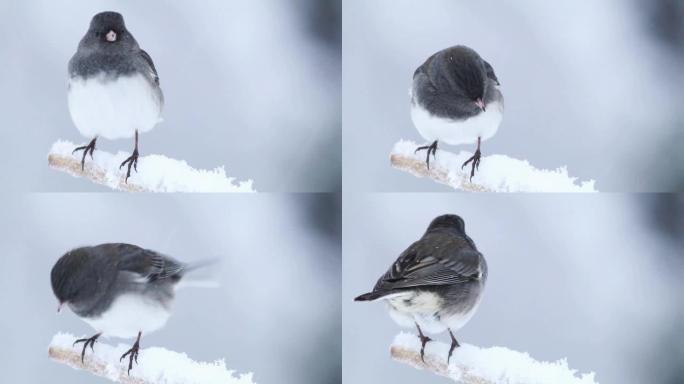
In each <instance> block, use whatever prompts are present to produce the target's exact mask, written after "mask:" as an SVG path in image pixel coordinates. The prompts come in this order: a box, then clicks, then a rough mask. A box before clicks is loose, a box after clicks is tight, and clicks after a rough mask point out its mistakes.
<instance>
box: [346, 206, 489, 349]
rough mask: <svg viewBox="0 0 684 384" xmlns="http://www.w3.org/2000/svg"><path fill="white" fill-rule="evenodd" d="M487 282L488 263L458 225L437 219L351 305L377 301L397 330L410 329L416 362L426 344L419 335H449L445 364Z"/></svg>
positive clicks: (462, 225) (451, 219)
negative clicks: (415, 342)
mask: <svg viewBox="0 0 684 384" xmlns="http://www.w3.org/2000/svg"><path fill="white" fill-rule="evenodd" d="M486 280H487V262H486V261H485V259H484V257H483V256H482V254H481V253H480V252H478V251H477V248H476V247H475V243H473V241H472V240H471V239H470V237H468V236H467V235H466V233H465V223H464V222H463V219H461V218H460V217H459V216H457V215H442V216H439V217H437V218H435V219H434V220H432V222H431V223H430V226H429V227H428V229H427V231H426V232H425V234H424V235H423V237H421V238H420V240H418V241H416V242H415V243H413V244H411V246H410V247H408V248H407V249H406V250H405V251H404V252H403V253H402V254H401V255H399V258H398V259H397V260H396V261H395V262H394V264H392V266H390V268H389V270H388V271H387V272H386V273H385V274H384V275H383V276H382V277H381V278H380V279H379V280H378V282H377V283H376V284H375V287H374V288H373V291H372V292H370V293H366V294H364V295H361V296H359V297H357V298H356V299H355V300H356V301H372V300H377V299H382V300H384V301H385V302H386V303H387V304H388V309H389V313H390V316H391V317H392V319H394V321H396V322H397V323H398V324H399V325H401V326H405V327H412V326H414V325H415V326H416V328H418V334H419V337H420V341H421V344H422V348H421V350H420V355H421V358H423V356H424V354H425V344H426V343H427V342H428V341H430V340H431V339H430V338H429V337H427V336H425V335H424V334H423V331H425V332H426V333H441V332H443V331H444V330H447V331H449V335H450V336H451V348H450V349H449V355H448V356H447V362H448V361H449V359H450V358H451V354H452V352H453V351H454V349H455V348H456V347H458V342H457V341H456V338H455V337H454V334H453V332H454V331H456V330H458V329H460V328H461V327H463V326H464V325H465V324H466V323H467V322H468V320H470V318H471V317H472V316H473V314H474V313H475V310H476V309H477V306H478V304H479V303H480V299H481V297H482V292H483V290H484V286H485V281H486Z"/></svg>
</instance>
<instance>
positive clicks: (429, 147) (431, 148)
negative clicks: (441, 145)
mask: <svg viewBox="0 0 684 384" xmlns="http://www.w3.org/2000/svg"><path fill="white" fill-rule="evenodd" d="M423 149H427V157H426V159H425V162H426V163H427V169H430V152H432V158H433V159H435V160H436V159H437V157H436V156H437V155H436V153H437V140H435V141H434V142H433V143H432V144H430V145H423V146H421V147H418V148H416V150H415V151H413V153H418V151H422V150H423Z"/></svg>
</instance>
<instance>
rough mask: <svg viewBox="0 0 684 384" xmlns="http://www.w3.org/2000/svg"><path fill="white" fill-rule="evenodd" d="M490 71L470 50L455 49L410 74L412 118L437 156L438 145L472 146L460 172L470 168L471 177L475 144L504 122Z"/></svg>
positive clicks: (476, 156) (477, 162) (478, 154)
mask: <svg viewBox="0 0 684 384" xmlns="http://www.w3.org/2000/svg"><path fill="white" fill-rule="evenodd" d="M499 85H500V84H499V80H498V79H497V77H496V75H495V74H494V68H492V66H491V65H489V63H488V62H486V61H485V60H484V59H482V58H481V57H480V55H478V54H477V52H475V51H474V50H472V49H470V48H468V47H465V46H462V45H457V46H455V47H451V48H447V49H444V50H442V51H439V52H437V53H435V54H434V55H432V56H430V57H429V58H428V59H427V60H426V61H425V63H423V65H421V66H420V67H418V69H416V71H415V72H414V73H413V86H412V88H411V119H412V120H413V124H414V125H415V126H416V129H418V132H419V133H420V134H421V136H423V138H424V139H425V140H428V142H431V144H429V145H425V146H421V147H418V148H417V149H416V152H418V151H421V150H427V157H426V163H427V167H428V169H429V168H430V154H431V153H432V156H433V158H434V157H436V156H435V154H436V153H437V145H438V143H439V142H445V143H447V144H451V145H456V144H470V143H477V150H476V151H475V153H474V154H473V156H472V157H471V158H470V159H468V160H467V161H466V162H465V163H463V165H462V166H461V168H463V167H465V166H466V165H468V163H472V164H471V171H470V179H471V180H472V178H473V176H474V175H475V169H476V168H479V165H480V158H481V152H480V143H481V142H482V141H484V140H487V139H489V138H490V137H492V136H494V134H495V133H496V131H497V130H498V129H499V124H501V119H502V118H503V95H502V94H501V91H500V90H499Z"/></svg>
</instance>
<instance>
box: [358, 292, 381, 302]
mask: <svg viewBox="0 0 684 384" xmlns="http://www.w3.org/2000/svg"><path fill="white" fill-rule="evenodd" d="M385 295H387V292H383V291H373V292H368V293H364V294H363V295H361V296H358V297H356V298H355V299H354V301H373V300H377V299H379V298H381V297H383V296H385Z"/></svg>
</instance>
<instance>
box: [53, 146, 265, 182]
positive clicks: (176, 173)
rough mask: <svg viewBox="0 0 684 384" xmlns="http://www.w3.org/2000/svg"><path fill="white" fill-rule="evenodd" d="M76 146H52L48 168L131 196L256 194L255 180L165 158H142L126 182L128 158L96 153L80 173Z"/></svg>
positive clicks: (79, 159) (156, 156)
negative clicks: (74, 152)
mask: <svg viewBox="0 0 684 384" xmlns="http://www.w3.org/2000/svg"><path fill="white" fill-rule="evenodd" d="M74 148H76V145H75V144H73V143H71V142H68V141H61V140H60V141H57V142H56V143H54V144H52V148H51V149H50V152H49V153H48V165H49V166H50V167H51V168H53V169H57V170H59V171H62V172H66V173H68V174H70V175H72V176H74V177H83V178H86V179H88V180H90V181H92V182H93V183H95V184H100V185H104V186H107V187H109V188H112V189H116V190H120V191H129V192H255V190H254V189H253V188H252V184H253V182H252V180H247V181H240V182H237V181H236V180H235V178H233V177H227V176H226V172H225V170H224V169H223V167H218V168H215V169H213V170H203V169H194V168H192V167H190V166H189V165H188V164H187V163H186V162H185V161H180V160H174V159H170V158H168V157H166V156H162V155H147V156H141V157H140V158H139V159H138V172H135V171H133V170H131V177H130V178H129V179H128V182H126V181H125V177H126V167H125V166H124V167H123V168H121V169H119V165H120V164H121V162H123V161H124V159H126V158H127V157H128V156H129V154H128V153H125V152H119V153H117V154H111V153H108V152H105V151H102V150H99V149H98V150H95V153H94V156H93V159H91V158H90V157H87V158H86V162H85V168H84V169H83V170H81V156H82V155H81V153H82V152H79V153H76V154H72V151H73V150H74Z"/></svg>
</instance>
